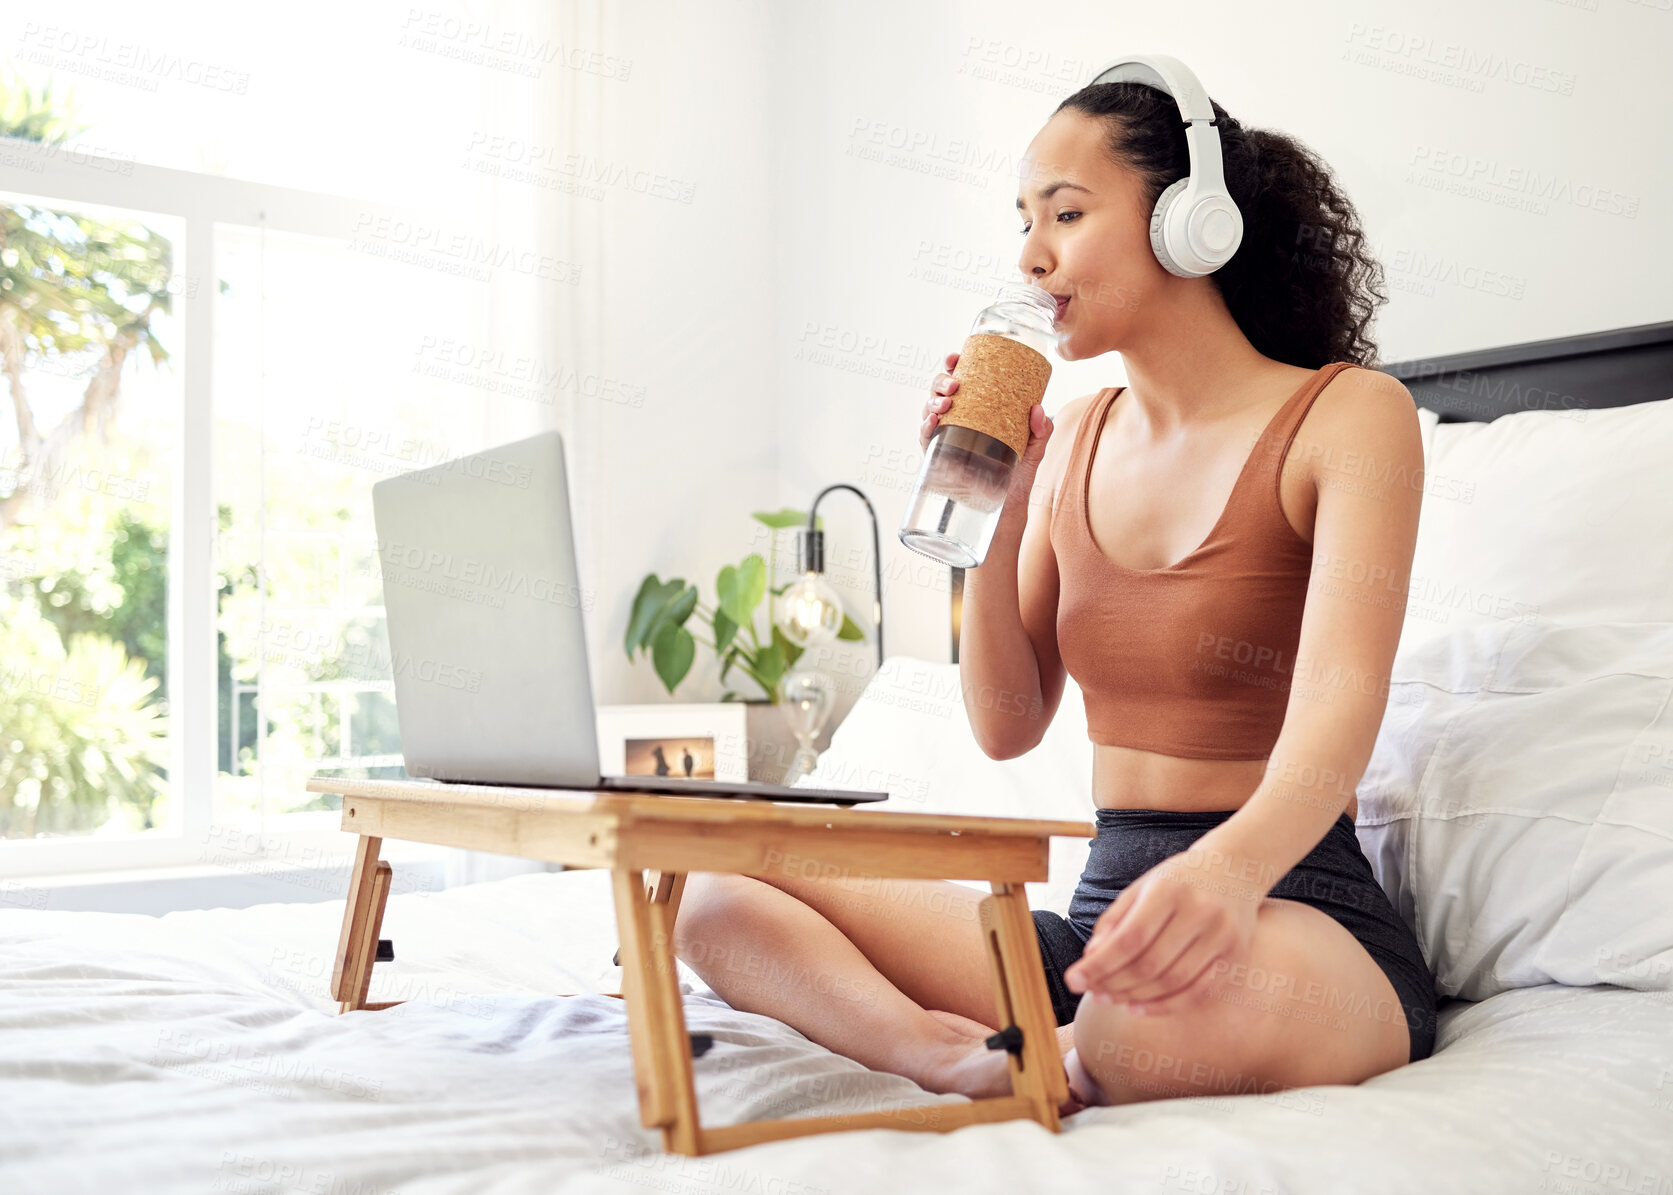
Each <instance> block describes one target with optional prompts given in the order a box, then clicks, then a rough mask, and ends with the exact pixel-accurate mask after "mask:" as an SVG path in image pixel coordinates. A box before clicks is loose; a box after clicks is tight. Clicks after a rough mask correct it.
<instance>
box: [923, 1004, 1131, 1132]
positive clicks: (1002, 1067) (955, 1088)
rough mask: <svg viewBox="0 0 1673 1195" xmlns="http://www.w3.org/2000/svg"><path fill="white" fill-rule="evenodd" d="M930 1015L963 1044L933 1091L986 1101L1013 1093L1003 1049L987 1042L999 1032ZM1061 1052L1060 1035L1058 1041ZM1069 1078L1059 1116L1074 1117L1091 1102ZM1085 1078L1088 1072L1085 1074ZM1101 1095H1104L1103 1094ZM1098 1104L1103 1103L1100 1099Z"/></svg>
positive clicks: (1093, 1088) (934, 1012) (951, 1016)
mask: <svg viewBox="0 0 1673 1195" xmlns="http://www.w3.org/2000/svg"><path fill="white" fill-rule="evenodd" d="M926 1011H928V1012H929V1015H930V1016H932V1017H934V1018H935V1019H936V1020H938V1021H940V1022H941V1023H942V1024H943V1025H945V1026H947V1028H948V1029H951V1030H952V1031H953V1032H954V1033H955V1034H957V1035H958V1037H959V1038H962V1039H963V1041H960V1042H956V1043H954V1048H953V1050H952V1052H951V1054H950V1057H949V1058H948V1060H947V1061H946V1062H945V1063H944V1064H943V1068H944V1069H942V1070H941V1071H940V1072H939V1074H938V1076H937V1077H938V1078H939V1080H940V1082H941V1083H944V1084H946V1086H937V1087H934V1088H931V1089H930V1090H933V1091H938V1092H941V1091H951V1092H957V1093H958V1094H959V1095H967V1096H969V1097H970V1098H971V1099H986V1098H988V1097H990V1096H1001V1095H1010V1094H1011V1066H1010V1060H1009V1056H1008V1055H1007V1054H1006V1053H1005V1051H1004V1050H990V1049H988V1046H987V1039H988V1038H990V1037H992V1036H993V1035H994V1034H995V1033H997V1032H998V1030H996V1029H992V1028H989V1027H988V1026H987V1025H984V1024H982V1023H981V1022H980V1021H973V1020H971V1019H970V1018H969V1017H961V1016H959V1015H958V1013H956V1012H943V1011H941V1010H938V1009H928V1010H926ZM1059 1049H1060V1050H1061V1035H1060V1041H1059ZM1069 1054H1070V1056H1073V1054H1074V1047H1073V1045H1071V1046H1070V1047H1069ZM1065 1073H1066V1075H1067V1076H1068V1077H1069V1079H1070V1082H1069V1098H1068V1099H1066V1100H1064V1101H1063V1103H1062V1104H1060V1105H1059V1106H1058V1109H1057V1114H1058V1115H1059V1116H1073V1115H1074V1114H1075V1113H1076V1112H1079V1111H1081V1110H1082V1109H1083V1108H1086V1107H1088V1106H1089V1103H1090V1102H1093V1101H1088V1100H1086V1099H1083V1098H1081V1096H1080V1095H1079V1094H1078V1093H1077V1092H1076V1090H1075V1087H1076V1085H1075V1082H1074V1072H1073V1071H1071V1070H1066V1071H1065ZM1082 1074H1083V1075H1084V1074H1085V1072H1084V1071H1083V1072H1082ZM1087 1086H1090V1089H1091V1091H1094V1092H1096V1091H1098V1086H1097V1084H1096V1083H1091V1082H1090V1078H1088V1079H1085V1080H1083V1082H1082V1087H1083V1089H1085V1088H1086V1087H1087ZM1100 1094H1101V1093H1100ZM1096 1102H1099V1103H1101V1102H1103V1101H1102V1100H1097V1101H1096Z"/></svg>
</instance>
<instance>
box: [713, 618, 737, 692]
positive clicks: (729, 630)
mask: <svg viewBox="0 0 1673 1195" xmlns="http://www.w3.org/2000/svg"><path fill="white" fill-rule="evenodd" d="M714 624H715V650H716V651H717V652H721V653H725V651H726V649H727V648H729V647H731V646H732V640H733V639H734V638H736V637H737V634H738V624H737V623H735V622H733V621H732V616H731V615H729V614H727V613H726V611H725V610H716V611H715V617H714ZM720 676H721V679H722V680H724V679H726V674H725V673H724V672H722V673H721V674H720Z"/></svg>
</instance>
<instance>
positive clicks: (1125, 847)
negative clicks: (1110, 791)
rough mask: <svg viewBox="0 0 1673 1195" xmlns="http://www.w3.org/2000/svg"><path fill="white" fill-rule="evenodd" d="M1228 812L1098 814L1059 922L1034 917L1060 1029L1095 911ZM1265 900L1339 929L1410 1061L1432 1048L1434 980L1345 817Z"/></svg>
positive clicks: (1075, 1003) (1050, 916) (1042, 913)
mask: <svg viewBox="0 0 1673 1195" xmlns="http://www.w3.org/2000/svg"><path fill="white" fill-rule="evenodd" d="M1234 812H1235V810H1212V811H1207V812H1194V811H1177V810H1172V809H1098V810H1096V811H1095V814H1096V818H1097V825H1098V836H1097V837H1096V838H1094V839H1093V840H1092V842H1091V844H1090V847H1089V857H1088V859H1087V862H1086V868H1085V870H1084V871H1082V872H1081V877H1080V884H1079V886H1077V887H1076V888H1075V894H1074V896H1073V898H1071V900H1070V902H1069V916H1068V917H1067V918H1064V917H1062V916H1059V915H1058V914H1056V913H1053V912H1050V911H1049V910H1046V909H1035V910H1034V928H1035V930H1036V932H1037V933H1038V935H1039V939H1040V954H1041V956H1042V958H1043V960H1044V962H1045V968H1046V986H1047V987H1048V989H1049V990H1050V992H1051V1002H1052V1011H1053V1012H1054V1013H1055V1014H1056V1016H1057V1023H1058V1024H1059V1025H1067V1024H1069V1023H1070V1022H1072V1021H1073V1020H1074V1019H1075V1010H1076V1008H1078V1007H1079V1006H1080V994H1079V993H1076V992H1071V991H1070V990H1069V988H1068V985H1067V984H1066V983H1064V980H1063V972H1064V971H1066V970H1067V969H1068V968H1069V967H1070V966H1071V965H1073V964H1074V962H1075V960H1076V959H1078V958H1080V956H1081V952H1082V951H1083V950H1085V948H1086V940H1087V939H1088V938H1090V937H1091V936H1092V927H1093V925H1094V924H1095V923H1096V922H1097V920H1098V914H1100V913H1102V912H1103V911H1104V910H1105V909H1106V908H1108V907H1109V905H1110V902H1112V901H1113V900H1115V898H1116V897H1117V896H1120V895H1121V893H1122V891H1123V890H1124V889H1125V888H1126V887H1127V886H1128V885H1129V884H1131V883H1132V882H1133V881H1134V880H1136V879H1137V878H1138V877H1139V876H1140V875H1142V874H1144V872H1146V871H1148V870H1149V869H1150V868H1152V867H1154V866H1155V865H1156V864H1158V863H1160V862H1161V861H1162V860H1163V859H1166V858H1168V857H1169V856H1170V855H1177V854H1179V853H1180V852H1182V851H1184V850H1185V849H1186V848H1187V847H1189V846H1190V845H1191V844H1192V843H1193V842H1195V841H1196V840H1197V839H1198V838H1201V837H1202V836H1203V835H1204V834H1206V833H1207V832H1208V831H1210V830H1212V829H1213V828H1214V827H1215V826H1217V825H1219V824H1220V823H1221V822H1223V821H1225V820H1226V819H1227V818H1229V817H1230V816H1231V815H1232V813H1234ZM1267 895H1268V896H1277V897H1283V898H1285V899H1288V900H1294V901H1299V902H1301V903H1302V904H1307V905H1312V906H1313V907H1314V908H1315V909H1319V910H1322V911H1323V912H1325V913H1328V914H1329V915H1330V916H1331V917H1333V918H1335V919H1336V920H1337V921H1338V922H1340V923H1341V924H1342V925H1343V926H1344V927H1345V928H1346V929H1347V931H1348V932H1349V933H1351V934H1352V935H1353V936H1354V937H1355V938H1356V939H1358V940H1359V943H1360V945H1362V946H1364V947H1365V950H1366V953H1368V954H1369V955H1370V956H1371V958H1372V959H1373V960H1374V961H1375V962H1376V964H1377V965H1378V966H1379V967H1381V968H1382V969H1383V974H1385V975H1387V976H1388V979H1389V982H1390V983H1391V984H1393V985H1394V991H1395V994H1396V995H1398V996H1399V998H1400V1006H1401V1008H1402V1009H1403V1010H1404V1012H1405V1020H1406V1027H1407V1029H1409V1030H1410V1031H1411V1056H1410V1059H1409V1061H1411V1062H1416V1061H1417V1060H1418V1059H1420V1058H1427V1057H1429V1055H1430V1054H1431V1053H1432V1052H1433V1051H1434V1048H1435V977H1434V974H1433V972H1431V971H1430V970H1429V967H1428V964H1426V963H1425V962H1424V961H1423V951H1422V949H1421V948H1420V947H1419V946H1418V942H1417V938H1416V936H1414V935H1413V933H1412V931H1411V928H1410V927H1409V926H1407V925H1406V923H1405V921H1404V920H1402V919H1401V917H1400V914H1399V913H1398V912H1396V911H1395V908H1394V906H1393V905H1392V904H1391V903H1389V899H1388V896H1387V894H1385V893H1384V892H1383V890H1382V887H1381V886H1380V885H1379V884H1378V883H1377V880H1376V877H1375V876H1374V875H1372V873H1371V864H1370V862H1369V860H1367V859H1366V858H1365V852H1364V851H1362V850H1361V849H1360V846H1359V839H1358V838H1357V837H1356V836H1355V834H1354V823H1353V819H1352V818H1350V817H1349V816H1348V815H1347V814H1346V813H1344V814H1342V816H1341V817H1339V818H1337V819H1336V822H1335V824H1334V825H1332V826H1331V827H1330V830H1329V831H1328V832H1327V833H1326V834H1325V836H1324V838H1323V839H1321V840H1320V841H1319V844H1318V845H1317V846H1315V847H1314V848H1313V849H1312V850H1311V851H1309V852H1308V854H1307V856H1306V858H1304V859H1302V860H1301V862H1299V863H1297V864H1296V865H1295V866H1294V867H1293V868H1291V869H1290V870H1289V871H1288V872H1287V873H1285V875H1284V876H1283V878H1282V879H1280V880H1279V881H1278V882H1277V883H1276V884H1274V885H1273V886H1272V890H1271V891H1270V892H1268V893H1267Z"/></svg>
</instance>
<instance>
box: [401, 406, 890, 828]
mask: <svg viewBox="0 0 1673 1195" xmlns="http://www.w3.org/2000/svg"><path fill="white" fill-rule="evenodd" d="M372 517H373V521H374V523H375V524H376V527H377V538H378V565H379V569H380V571H381V573H382V576H383V601H384V609H385V612H386V614H387V625H388V632H389V650H390V660H391V664H392V670H393V672H394V680H395V712H396V719H397V721H398V723H399V725H400V732H401V755H402V758H403V759H404V760H405V764H406V771H407V774H408V775H409V776H412V777H416V778H420V779H434V780H443V781H447V782H449V783H454V784H499V785H513V786H518V787H527V788H551V789H580V790H586V791H604V792H609V791H624V792H635V793H654V794H660V795H668V796H688V797H729V798H739V799H760V800H769V801H804V802H810V803H816V804H822V805H823V804H838V805H854V804H858V803H860V802H864V801H881V800H885V799H886V798H887V797H888V795H889V794H888V793H886V792H874V791H867V790H859V789H835V788H813V787H791V786H788V785H783V784H761V783H755V782H750V781H732V780H700V779H690V778H686V777H683V776H637V775H636V776H605V775H602V774H601V773H600V770H599V768H600V763H599V751H598V729H597V723H596V712H595V710H594V706H593V695H592V677H591V674H590V672H589V670H588V663H587V641H586V633H585V628H584V626H583V616H584V615H585V614H587V613H588V612H595V606H596V605H597V596H596V595H595V593H594V591H593V589H592V588H591V587H590V586H586V585H583V584H582V583H581V582H580V579H579V576H578V570H577V567H576V563H575V539H574V535H573V532H572V528H571V524H570V516H569V482H568V471H567V470H566V468H565V467H564V443H563V437H562V436H561V435H560V434H559V433H557V432H542V433H540V434H539V435H535V436H530V437H529V438H528V439H526V440H518V441H516V442H515V443H511V444H504V445H501V446H499V447H497V448H489V449H486V450H484V451H482V452H478V453H475V454H473V455H470V456H464V457H459V458H456V459H453V460H448V461H443V462H442V463H440V464H437V465H433V466H431V467H429V468H425V469H415V470H413V471H411V472H408V473H402V474H399V475H397V476H394V477H388V478H385V479H384V480H382V481H379V482H377V483H375V484H374V485H373V486H372Z"/></svg>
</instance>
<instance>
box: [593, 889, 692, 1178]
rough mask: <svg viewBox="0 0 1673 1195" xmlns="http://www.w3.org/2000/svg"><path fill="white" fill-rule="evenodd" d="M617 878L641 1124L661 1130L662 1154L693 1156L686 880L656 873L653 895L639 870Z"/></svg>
mask: <svg viewBox="0 0 1673 1195" xmlns="http://www.w3.org/2000/svg"><path fill="white" fill-rule="evenodd" d="M611 880H612V884H613V887H614V890H615V897H616V926H617V929H618V931H619V933H620V936H621V944H622V949H621V960H622V995H623V997H624V998H625V1001H626V1004H627V1019H628V1035H629V1037H630V1039H631V1042H632V1047H633V1076H634V1080H635V1085H636V1086H637V1087H638V1089H639V1119H640V1122H641V1123H643V1124H644V1125H645V1127H647V1128H660V1129H661V1130H662V1147H663V1149H665V1150H667V1151H668V1152H669V1153H680V1154H686V1155H687V1156H690V1157H695V1156H697V1154H698V1134H699V1131H700V1130H699V1126H698V1120H697V1090H696V1087H695V1085H694V1083H693V1080H692V1066H691V1039H690V1038H689V1037H688V1036H687V1035H686V1027H685V1010H684V1007H683V1006H682V1004H681V1001H680V985H679V975H678V972H677V971H676V970H675V966H674V934H673V924H674V923H673V915H672V914H673V907H674V906H676V905H677V903H678V901H679V896H680V893H681V892H682V891H683V889H684V886H685V876H684V875H683V874H673V873H668V872H661V873H658V874H657V877H656V879H655V881H654V882H653V886H652V887H651V889H650V890H649V891H647V888H646V883H645V878H644V875H643V873H642V872H641V871H640V870H639V869H638V868H614V869H612V871H611Z"/></svg>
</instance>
